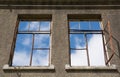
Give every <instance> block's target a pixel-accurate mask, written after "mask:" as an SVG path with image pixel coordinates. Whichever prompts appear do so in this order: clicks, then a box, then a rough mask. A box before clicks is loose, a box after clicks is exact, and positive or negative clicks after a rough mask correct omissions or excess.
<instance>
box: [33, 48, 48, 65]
mask: <svg viewBox="0 0 120 77" xmlns="http://www.w3.org/2000/svg"><path fill="white" fill-rule="evenodd" d="M48 59H49V53H48V51H47V52H46V51H42V50H41V51H40V50H37V51H34V54H33V60H32V65H33V66H48V62H49V60H48Z"/></svg>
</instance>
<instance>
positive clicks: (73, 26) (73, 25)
mask: <svg viewBox="0 0 120 77" xmlns="http://www.w3.org/2000/svg"><path fill="white" fill-rule="evenodd" d="M69 24H70V29H80V24H79V22H77V21H76V22H75V21H71V22H70V23H69Z"/></svg>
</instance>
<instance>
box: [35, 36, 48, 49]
mask: <svg viewBox="0 0 120 77" xmlns="http://www.w3.org/2000/svg"><path fill="white" fill-rule="evenodd" d="M34 40H35V41H34V48H49V47H50V35H49V34H35V39H34Z"/></svg>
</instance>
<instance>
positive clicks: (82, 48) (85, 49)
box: [70, 48, 87, 50]
mask: <svg viewBox="0 0 120 77" xmlns="http://www.w3.org/2000/svg"><path fill="white" fill-rule="evenodd" d="M70 49H71V50H86V49H87V48H81V49H78V48H70Z"/></svg>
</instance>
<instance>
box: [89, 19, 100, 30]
mask: <svg viewBox="0 0 120 77" xmlns="http://www.w3.org/2000/svg"><path fill="white" fill-rule="evenodd" d="M90 26H91V30H101V28H100V22H99V21H90Z"/></svg>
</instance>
